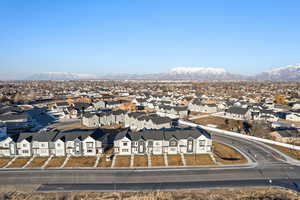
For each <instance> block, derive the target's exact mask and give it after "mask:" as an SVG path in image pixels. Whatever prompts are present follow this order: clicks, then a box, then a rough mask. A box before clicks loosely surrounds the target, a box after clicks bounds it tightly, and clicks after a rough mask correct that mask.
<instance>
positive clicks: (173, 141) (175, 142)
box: [169, 140, 177, 147]
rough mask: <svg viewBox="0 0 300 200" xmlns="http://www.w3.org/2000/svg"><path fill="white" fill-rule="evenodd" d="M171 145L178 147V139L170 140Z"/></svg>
mask: <svg viewBox="0 0 300 200" xmlns="http://www.w3.org/2000/svg"><path fill="white" fill-rule="evenodd" d="M169 145H170V147H176V146H177V141H176V140H172V141H170V144H169Z"/></svg>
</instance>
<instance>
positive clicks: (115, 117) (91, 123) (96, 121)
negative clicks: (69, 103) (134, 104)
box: [82, 110, 126, 128]
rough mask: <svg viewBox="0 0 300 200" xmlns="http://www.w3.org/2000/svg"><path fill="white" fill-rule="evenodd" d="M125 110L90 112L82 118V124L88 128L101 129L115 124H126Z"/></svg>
mask: <svg viewBox="0 0 300 200" xmlns="http://www.w3.org/2000/svg"><path fill="white" fill-rule="evenodd" d="M125 114H126V111H124V110H115V111H106V112H98V113H93V112H88V113H85V114H84V115H83V116H82V124H83V125H84V126H86V127H94V128H96V127H101V126H110V125H114V124H124V123H125Z"/></svg>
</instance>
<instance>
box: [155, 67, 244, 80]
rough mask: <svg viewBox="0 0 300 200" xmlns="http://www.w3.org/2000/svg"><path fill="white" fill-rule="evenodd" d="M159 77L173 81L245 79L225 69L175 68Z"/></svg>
mask: <svg viewBox="0 0 300 200" xmlns="http://www.w3.org/2000/svg"><path fill="white" fill-rule="evenodd" d="M158 77H159V78H162V79H171V80H172V79H184V80H239V79H243V78H245V77H242V76H240V75H236V74H231V73H228V72H226V70H225V69H222V68H212V67H175V68H172V69H170V70H169V71H168V72H165V73H160V74H159V76H158Z"/></svg>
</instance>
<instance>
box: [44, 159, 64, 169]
mask: <svg viewBox="0 0 300 200" xmlns="http://www.w3.org/2000/svg"><path fill="white" fill-rule="evenodd" d="M65 160H66V157H53V158H52V159H51V160H50V161H49V163H48V165H47V166H46V168H51V167H60V166H61V165H62V164H63V163H64V161H65Z"/></svg>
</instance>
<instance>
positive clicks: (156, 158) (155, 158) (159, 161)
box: [151, 155, 165, 167]
mask: <svg viewBox="0 0 300 200" xmlns="http://www.w3.org/2000/svg"><path fill="white" fill-rule="evenodd" d="M151 164H152V166H155V167H158V166H165V159H164V156H162V155H151Z"/></svg>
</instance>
